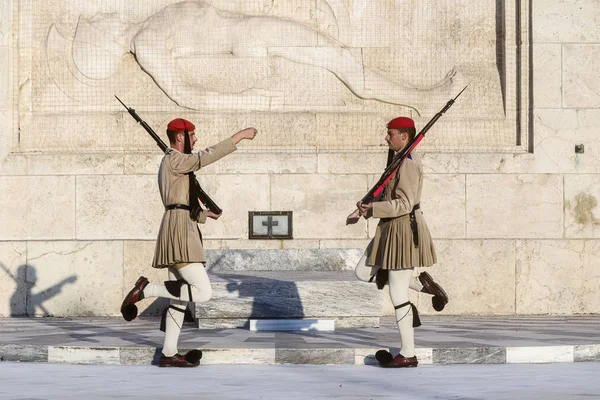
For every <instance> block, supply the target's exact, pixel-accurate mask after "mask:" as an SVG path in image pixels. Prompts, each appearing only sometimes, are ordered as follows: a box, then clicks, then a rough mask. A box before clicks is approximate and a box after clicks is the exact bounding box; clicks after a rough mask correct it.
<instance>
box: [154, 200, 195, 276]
mask: <svg viewBox="0 0 600 400" xmlns="http://www.w3.org/2000/svg"><path fill="white" fill-rule="evenodd" d="M193 262H202V263H204V262H206V257H205V256H204V248H203V246H202V239H201V238H200V231H199V230H198V224H197V223H196V222H195V221H192V219H191V218H190V213H189V211H187V210H182V209H175V210H167V211H165V213H164V215H163V219H162V221H161V224H160V229H159V231H158V238H157V239H156V249H155V251H154V261H153V263H152V266H153V267H154V268H166V267H168V266H172V265H175V264H178V263H193Z"/></svg>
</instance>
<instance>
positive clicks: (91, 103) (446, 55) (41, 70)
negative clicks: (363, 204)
mask: <svg viewBox="0 0 600 400" xmlns="http://www.w3.org/2000/svg"><path fill="white" fill-rule="evenodd" d="M25 3H26V2H25V1H24V0H20V4H21V7H20V9H19V11H18V12H19V14H20V15H19V17H20V19H21V20H22V21H23V20H27V19H28V18H29V19H30V20H31V21H33V22H34V23H33V24H31V27H30V28H29V27H28V25H27V24H21V25H20V31H21V32H20V33H21V35H20V40H19V49H20V59H19V74H20V75H21V81H25V80H26V79H23V77H24V76H27V75H28V74H29V75H30V76H31V81H30V82H29V83H28V84H27V85H25V86H24V87H20V88H18V89H16V90H17V91H19V96H15V98H18V99H19V104H18V108H19V110H20V113H19V119H20V121H19V127H20V130H21V135H20V139H21V140H20V143H19V149H17V150H22V151H29V150H36V149H38V148H40V147H42V146H43V147H44V149H45V151H51V150H52V148H62V149H63V150H64V149H65V148H67V147H68V148H73V149H74V150H77V151H79V150H81V151H87V150H96V151H103V150H125V148H128V149H129V150H145V149H148V148H151V144H149V145H148V144H143V145H141V144H139V143H137V144H136V143H135V142H136V141H135V140H130V139H128V138H129V135H131V133H130V132H129V131H128V128H129V127H130V124H129V123H128V122H126V121H124V119H123V116H122V114H116V112H118V111H123V110H122V109H119V107H120V105H119V104H118V103H116V101H115V100H114V97H113V95H115V94H116V95H118V96H119V97H121V98H123V99H124V100H125V101H126V103H128V104H129V105H130V106H132V107H134V108H136V109H138V111H140V113H141V114H142V116H143V117H145V118H146V119H147V120H148V122H154V123H155V125H154V126H155V129H156V130H157V131H162V130H163V127H164V122H165V121H166V120H168V119H170V118H171V117H172V116H173V115H179V114H181V113H185V114H186V115H187V116H188V117H189V118H191V119H195V121H197V122H199V123H198V124H197V125H200V126H202V125H203V124H202V123H203V121H204V120H213V119H214V118H215V116H219V115H223V116H227V115H228V114H231V113H239V112H248V111H256V112H259V113H267V114H273V115H275V116H276V115H279V114H280V115H284V114H289V113H297V112H300V113H303V114H305V113H310V114H311V115H313V116H314V119H315V120H317V119H318V120H321V121H323V120H324V119H327V118H332V119H335V118H341V119H344V114H348V113H350V114H352V115H353V118H359V119H360V118H363V119H365V120H368V121H371V122H368V123H366V124H363V123H361V124H358V125H368V126H369V125H373V122H376V123H377V124H379V123H382V125H381V130H380V131H378V132H362V131H360V132H359V131H358V130H357V129H355V128H353V127H352V126H350V127H343V126H342V127H339V128H338V129H337V130H336V131H335V132H330V131H328V132H317V133H316V135H314V134H313V132H311V133H310V135H309V136H310V137H311V139H310V140H303V138H302V137H293V138H292V137H287V138H286V137H285V135H284V134H283V133H282V132H273V134H274V135H275V136H277V135H279V136H281V137H282V140H281V142H279V143H277V142H275V141H272V140H271V141H269V143H268V144H265V143H263V144H262V147H267V148H269V147H277V146H278V145H279V146H284V147H298V148H299V147H316V148H322V149H332V150H335V149H338V150H344V149H346V150H352V149H357V150H358V147H356V145H355V144H354V143H356V141H353V140H352V136H356V135H361V138H362V139H361V140H360V142H361V148H364V142H365V140H364V138H365V137H366V138H367V140H366V142H367V147H373V148H377V147H378V146H379V145H381V144H382V132H383V128H384V125H383V124H384V123H385V121H386V120H388V119H390V118H392V117H395V116H397V115H410V116H413V117H414V118H415V119H416V120H417V123H418V124H419V126H423V125H424V124H425V123H426V122H427V121H428V120H429V119H430V118H431V117H432V116H433V115H434V114H435V113H436V112H437V111H439V110H440V109H441V108H442V107H443V106H444V104H445V103H446V102H447V101H448V100H449V99H450V98H452V97H454V95H456V94H457V93H458V92H459V91H460V90H461V89H462V88H463V87H464V86H465V85H467V84H468V85H469V89H468V90H467V91H466V92H465V93H464V95H463V96H461V99H460V101H459V102H457V103H456V105H455V106H453V108H452V110H451V111H450V112H449V113H447V114H446V115H445V116H444V118H443V119H442V120H440V122H439V123H438V124H439V126H438V125H436V129H437V131H436V132H437V133H436V135H435V137H432V139H431V140H428V143H425V142H424V144H425V146H427V145H429V146H430V147H431V148H432V149H434V150H435V149H440V150H444V149H454V150H461V149H462V150H467V151H468V150H470V149H474V150H480V149H488V150H506V149H510V148H511V147H514V148H515V150H516V142H515V136H516V134H517V133H518V132H517V130H518V129H521V130H522V128H523V127H522V126H521V127H519V123H520V119H522V116H519V115H517V114H518V112H517V111H518V110H519V111H520V110H521V107H522V105H523V104H522V103H521V107H518V104H519V99H520V98H521V97H522V95H523V93H522V92H523V91H522V84H523V82H522V79H523V77H522V76H520V75H519V74H518V68H517V66H518V65H519V64H520V63H521V62H522V60H521V59H518V57H519V53H518V52H517V51H516V48H514V47H511V46H510V41H511V40H513V43H514V37H515V35H517V34H521V33H522V32H516V25H517V24H516V21H514V20H510V19H509V18H508V17H509V16H513V15H516V14H517V13H516V12H515V5H514V4H513V5H512V7H511V5H510V4H511V2H510V1H509V2H506V3H509V5H506V4H504V3H505V2H502V1H497V2H479V1H474V0H473V1H461V0H442V1H438V0H418V1H417V0H409V1H394V2H388V1H383V0H377V1H373V0H370V1H367V0H327V1H325V0H317V1H314V0H313V1H309V0H295V1H292V2H290V1H286V2H284V1H278V0H270V1H267V0H265V1H258V0H238V1H225V0H212V1H184V2H172V1H168V0H167V1H165V0H162V1H161V0H154V1H151V2H142V1H139V2H135V1H134V2H129V3H126V2H124V1H123V2H122V3H121V2H112V4H111V5H100V4H96V3H94V2H92V3H88V4H85V5H82V4H80V3H79V2H76V1H74V0H73V1H66V2H60V7H57V4H58V3H55V2H51V3H52V4H50V3H43V2H41V1H34V3H36V6H35V7H32V8H31V9H29V10H28V9H27V8H26V7H23V4H25ZM130 3H134V4H133V5H132V4H130ZM134 5H137V6H134ZM28 29H31V32H27V30H28ZM28 33H30V37H31V39H30V40H31V42H29V43H28V41H27V40H24V38H27V37H28V35H27V34H28ZM521 75H523V74H521ZM525 83H526V82H525ZM86 113H92V114H94V116H93V119H95V120H96V121H99V123H98V124H95V126H94V127H93V129H91V131H90V132H88V133H89V136H86V135H87V134H86V133H84V134H83V136H81V134H80V135H77V137H74V138H71V139H69V136H70V134H69V132H68V131H69V126H72V124H73V121H74V119H78V120H81V119H82V116H84V115H86ZM50 115H51V116H52V118H53V120H54V123H53V126H52V129H50V130H48V129H44V131H45V132H46V133H44V135H46V136H44V137H43V138H40V137H39V136H37V137H36V138H33V137H32V136H31V135H29V134H28V132H37V131H40V130H42V129H43V127H44V126H46V124H47V123H48V119H49V118H50V117H49V116H50ZM267 119H269V118H267ZM314 125H315V126H332V125H334V124H332V123H325V124H323V123H320V124H316V123H315V124H314ZM335 125H339V124H335ZM262 129H263V130H264V131H268V130H269V127H268V126H264V127H262ZM106 130H110V131H113V132H119V134H118V135H116V136H114V134H113V137H112V138H110V139H107V138H105V137H103V135H102V131H106ZM201 130H202V128H201ZM348 133H350V134H348ZM38 135H39V133H38ZM206 135H208V136H209V137H210V136H211V135H215V136H218V135H217V134H216V133H215V132H206ZM432 136H433V135H432ZM115 137H116V139H115ZM40 139H41V140H40ZM305 139H307V138H305ZM207 140H210V138H208V139H207ZM119 142H120V143H121V144H119ZM132 145H133V148H132ZM253 145H254V146H258V147H261V144H260V143H257V144H253Z"/></svg>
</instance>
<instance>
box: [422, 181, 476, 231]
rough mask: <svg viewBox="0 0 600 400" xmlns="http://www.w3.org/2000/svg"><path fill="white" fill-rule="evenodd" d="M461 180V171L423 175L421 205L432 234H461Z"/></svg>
mask: <svg viewBox="0 0 600 400" xmlns="http://www.w3.org/2000/svg"><path fill="white" fill-rule="evenodd" d="M465 180H466V178H465V175H447V174H427V175H425V177H424V183H423V192H422V193H421V209H422V210H423V216H424V217H425V220H426V221H427V226H428V227H429V231H430V232H431V236H432V237H433V238H456V239H458V238H464V237H465V230H466V226H465V219H466V218H465V217H466V215H465V214H466V211H465V203H466V200H465Z"/></svg>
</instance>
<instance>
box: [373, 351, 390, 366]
mask: <svg viewBox="0 0 600 400" xmlns="http://www.w3.org/2000/svg"><path fill="white" fill-rule="evenodd" d="M375 359H376V360H377V361H378V362H379V364H380V365H381V364H388V363H391V362H392V360H393V359H394V356H393V355H392V353H390V352H389V351H387V350H378V351H377V353H375Z"/></svg>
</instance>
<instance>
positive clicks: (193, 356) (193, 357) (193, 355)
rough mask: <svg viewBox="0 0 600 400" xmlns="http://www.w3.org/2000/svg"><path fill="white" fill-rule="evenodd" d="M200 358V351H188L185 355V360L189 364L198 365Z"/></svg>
mask: <svg viewBox="0 0 600 400" xmlns="http://www.w3.org/2000/svg"><path fill="white" fill-rule="evenodd" d="M201 358H202V351H200V350H190V351H188V352H187V353H186V355H185V359H186V360H187V362H189V363H190V364H196V365H198V364H199V363H200V359H201Z"/></svg>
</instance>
